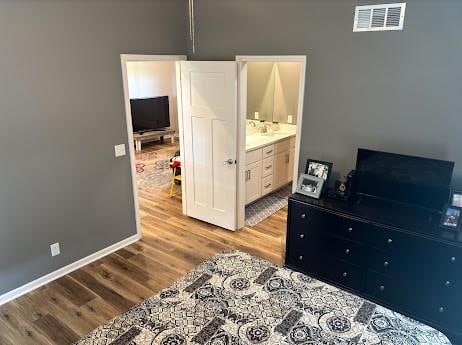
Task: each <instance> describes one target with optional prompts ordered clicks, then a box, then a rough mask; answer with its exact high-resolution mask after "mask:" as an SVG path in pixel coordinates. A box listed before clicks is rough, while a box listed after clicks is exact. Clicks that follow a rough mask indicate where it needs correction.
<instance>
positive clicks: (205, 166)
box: [180, 61, 237, 230]
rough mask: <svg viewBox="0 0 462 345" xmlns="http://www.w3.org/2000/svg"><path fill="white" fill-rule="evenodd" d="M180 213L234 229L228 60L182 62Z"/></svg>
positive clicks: (233, 111)
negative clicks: (182, 205)
mask: <svg viewBox="0 0 462 345" xmlns="http://www.w3.org/2000/svg"><path fill="white" fill-rule="evenodd" d="M180 68H181V100H182V102H181V103H182V113H183V138H184V147H183V149H184V155H183V160H184V162H183V167H184V170H182V175H183V176H184V177H185V182H186V185H185V192H186V200H185V201H186V214H187V215H188V216H190V217H193V218H197V219H200V220H203V221H206V222H208V223H211V224H215V225H218V226H221V227H223V228H225V229H230V230H235V229H236V210H237V207H236V198H237V168H236V167H237V165H236V159H237V98H236V97H237V70H236V63H235V62H230V61H182V62H181V65H180Z"/></svg>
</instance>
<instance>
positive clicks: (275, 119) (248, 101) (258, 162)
mask: <svg viewBox="0 0 462 345" xmlns="http://www.w3.org/2000/svg"><path fill="white" fill-rule="evenodd" d="M236 61H237V62H238V68H239V117H238V119H239V131H238V133H239V159H238V161H239V167H238V168H239V193H238V194H239V197H238V214H237V217H238V225H239V227H243V226H244V225H250V226H254V225H255V224H258V222H260V221H262V220H264V219H266V218H267V217H268V216H269V215H271V214H273V213H275V212H277V210H279V209H281V208H283V207H284V206H285V205H286V204H287V197H288V195H289V194H291V193H293V192H295V189H296V184H297V179H298V165H299V152H300V141H301V127H302V114H303V101H304V89H305V74H306V56H237V57H236Z"/></svg>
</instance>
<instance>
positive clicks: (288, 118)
mask: <svg viewBox="0 0 462 345" xmlns="http://www.w3.org/2000/svg"><path fill="white" fill-rule="evenodd" d="M292 121H293V116H292V115H288V116H287V123H292Z"/></svg>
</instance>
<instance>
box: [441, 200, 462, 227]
mask: <svg viewBox="0 0 462 345" xmlns="http://www.w3.org/2000/svg"><path fill="white" fill-rule="evenodd" d="M461 220H462V208H460V207H454V206H452V205H446V206H445V208H444V211H443V214H442V216H441V220H440V227H442V228H445V229H450V230H459V229H460V226H461V223H462V222H461Z"/></svg>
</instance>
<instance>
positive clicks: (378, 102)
mask: <svg viewBox="0 0 462 345" xmlns="http://www.w3.org/2000/svg"><path fill="white" fill-rule="evenodd" d="M383 2H390V1H378V0H377V1H370V0H368V1H353V0H232V1H231V0H196V1H195V5H196V8H195V14H196V30H197V33H196V54H194V55H192V57H193V58H194V59H234V56H235V55H245V54H260V55H264V54H268V55H271V54H303V55H307V63H308V66H307V67H308V71H307V87H306V94H305V109H304V116H303V137H302V150H301V161H302V164H301V167H303V166H304V162H305V160H306V158H308V157H311V158H317V159H322V160H327V161H332V162H334V169H335V170H337V171H338V172H341V173H342V174H344V173H347V172H348V171H349V170H350V169H351V168H353V167H354V164H355V157H356V150H357V148H358V147H367V148H372V149H380V150H385V151H392V152H400V153H406V154H415V155H422V156H429V157H436V158H440V159H449V160H455V161H456V171H455V179H454V181H453V184H455V185H459V186H460V185H461V184H462V67H461V61H462V39H461V36H462V27H461V25H460V23H461V18H462V1H459V0H433V1H430V0H408V1H407V9H406V20H405V29H404V31H399V32H377V33H353V32H352V27H353V16H354V6H355V5H358V4H371V3H383Z"/></svg>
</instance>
